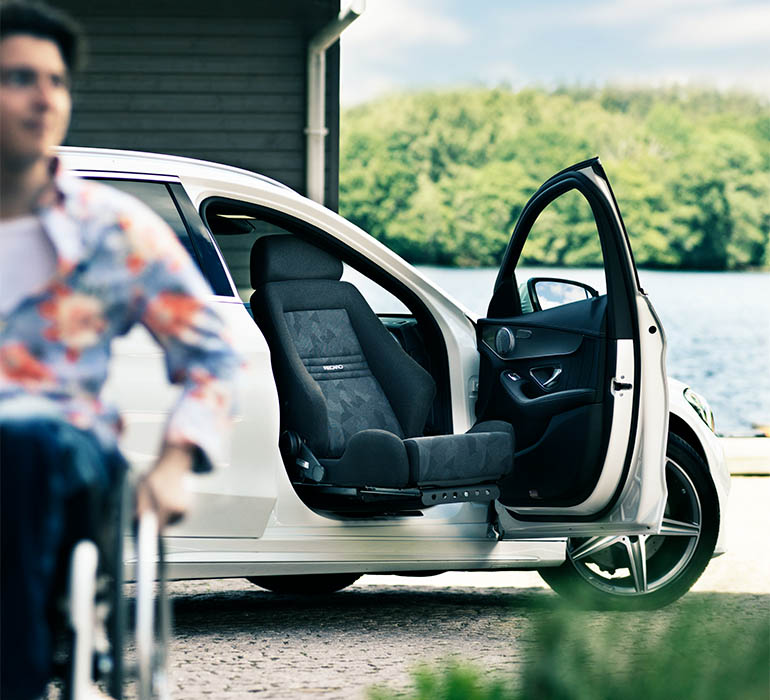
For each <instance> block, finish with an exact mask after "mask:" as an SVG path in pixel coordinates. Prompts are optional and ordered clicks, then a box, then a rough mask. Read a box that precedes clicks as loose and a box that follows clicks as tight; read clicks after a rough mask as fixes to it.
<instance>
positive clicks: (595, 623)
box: [369, 601, 770, 700]
mask: <svg viewBox="0 0 770 700" xmlns="http://www.w3.org/2000/svg"><path fill="white" fill-rule="evenodd" d="M766 612H767V611H766V609H765V608H764V607H763V614H760V615H758V616H754V617H750V618H744V619H740V618H730V620H729V622H727V621H726V617H727V616H726V613H725V611H724V610H722V609H721V608H720V607H718V606H716V605H715V604H714V603H713V602H705V601H698V602H696V603H693V602H690V603H687V604H684V605H681V604H680V605H677V606H676V608H673V609H669V610H665V611H659V612H656V613H650V612H646V613H643V614H634V613H605V614H603V615H601V616H598V615H597V614H596V613H595V612H577V611H574V610H566V609H557V610H554V611H551V612H547V613H545V614H543V615H542V616H539V617H538V618H536V621H535V622H534V623H533V624H534V626H535V636H534V639H533V641H532V643H531V644H530V645H529V646H528V648H527V649H526V657H527V660H526V664H525V665H524V668H523V672H522V675H521V678H519V679H515V678H513V676H510V677H504V676H502V675H501V674H500V673H489V672H488V671H487V670H485V669H482V668H480V667H473V666H470V665H467V664H466V665H462V664H460V663H458V662H457V661H450V662H448V663H447V664H446V666H445V668H443V669H431V668H428V667H422V668H420V669H419V670H417V671H416V672H415V673H414V674H413V689H410V690H409V691H407V692H405V693H394V692H393V691H390V690H388V689H384V688H374V689H372V690H370V692H369V697H370V699H371V700H396V699H397V698H398V699H400V700H671V698H677V699H678V700H725V698H730V699H731V700H767V697H768V692H770V677H768V668H770V634H768V618H767V614H766ZM641 615H643V617H644V619H643V620H642V619H641V617H640V616H641Z"/></svg>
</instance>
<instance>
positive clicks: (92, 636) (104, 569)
mask: <svg viewBox="0 0 770 700" xmlns="http://www.w3.org/2000/svg"><path fill="white" fill-rule="evenodd" d="M120 491H121V493H120V496H119V498H120V503H119V505H118V504H116V505H117V507H116V509H114V510H113V511H112V512H113V513H117V517H115V518H114V519H112V520H110V522H109V524H108V525H107V526H106V528H105V529H106V530H107V531H108V532H105V533H102V534H103V535H105V537H103V538H101V539H102V542H101V543H102V544H103V545H105V542H106V541H109V540H112V545H111V546H110V547H109V548H108V549H110V552H109V554H108V555H106V556H103V557H102V559H101V561H100V559H99V550H98V548H97V546H96V544H95V543H94V542H92V541H90V540H82V541H80V542H78V543H77V545H76V546H75V548H74V550H73V554H72V558H71V564H70V578H69V591H68V601H67V602H68V608H69V620H68V622H69V629H70V634H69V647H70V648H69V653H68V657H69V663H68V667H69V668H68V670H67V671H66V673H65V674H64V686H63V693H62V698H63V700H93V698H95V697H103V696H104V693H103V692H102V691H100V690H98V688H97V683H98V684H99V685H102V686H103V687H105V688H106V690H107V693H108V694H109V697H111V698H114V699H115V700H122V698H123V693H124V687H125V684H126V682H127V681H129V680H131V679H133V678H135V679H136V681H137V695H138V698H139V700H167V699H168V698H169V697H170V695H169V689H168V682H167V674H166V668H167V656H166V649H167V646H168V639H169V636H170V629H171V615H170V605H169V601H168V597H167V595H166V589H165V567H164V560H163V550H162V545H161V541H160V537H159V532H158V523H157V518H156V517H155V514H154V513H149V514H145V515H143V516H142V518H141V519H140V521H139V523H138V527H137V529H136V531H135V551H136V577H135V578H136V612H135V627H134V632H135V635H134V636H135V662H133V659H132V662H127V659H126V647H127V645H126V637H127V633H126V630H127V624H128V618H129V615H128V605H127V601H126V598H125V596H124V591H123V589H124V583H125V577H124V557H123V550H124V548H123V542H124V536H125V533H126V532H127V531H130V530H128V523H129V522H130V518H131V516H132V513H133V508H132V499H131V498H130V497H129V491H130V490H129V489H121V490H120ZM105 548H106V545H105ZM156 581H157V585H156Z"/></svg>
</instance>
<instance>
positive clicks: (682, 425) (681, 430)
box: [668, 412, 713, 480]
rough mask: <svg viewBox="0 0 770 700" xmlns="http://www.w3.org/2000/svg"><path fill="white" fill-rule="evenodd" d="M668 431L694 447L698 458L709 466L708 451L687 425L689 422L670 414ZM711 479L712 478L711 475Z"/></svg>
mask: <svg viewBox="0 0 770 700" xmlns="http://www.w3.org/2000/svg"><path fill="white" fill-rule="evenodd" d="M668 429H669V431H670V432H672V433H674V435H676V436H678V437H680V438H682V440H684V441H685V442H686V443H687V444H688V445H689V446H690V447H692V449H693V450H695V451H696V452H697V453H698V456H699V457H700V458H701V459H702V460H703V463H704V464H705V465H708V463H709V460H708V457H707V456H706V450H705V449H704V448H703V444H702V443H701V441H700V440H699V439H698V436H697V435H696V433H695V431H694V430H693V429H692V428H691V427H690V426H689V425H688V424H687V421H685V420H684V419H683V418H681V417H680V416H678V415H677V414H676V413H673V412H672V413H669V416H668ZM708 471H709V470H708V469H706V472H708ZM709 477H711V474H710V473H709ZM712 480H713V479H712Z"/></svg>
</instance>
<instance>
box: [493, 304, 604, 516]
mask: <svg viewBox="0 0 770 700" xmlns="http://www.w3.org/2000/svg"><path fill="white" fill-rule="evenodd" d="M606 306H607V299H606V297H598V298H594V299H588V300H586V301H581V302H575V303H573V304H569V305H567V306H566V307H558V308H554V309H549V310H546V311H540V312H536V313H531V314H526V315H523V316H519V317H517V318H512V319H506V320H505V321H502V322H501V321H497V320H490V319H485V320H482V321H480V322H479V327H478V329H479V330H478V334H479V338H480V342H479V347H480V350H481V377H482V379H481V381H480V385H481V388H482V391H481V393H480V397H479V406H480V407H481V411H482V413H483V414H484V415H485V416H487V417H490V418H491V417H497V418H500V417H505V418H506V419H507V420H509V421H510V422H511V423H512V424H513V426H514V429H515V432H516V455H515V460H514V473H513V474H512V476H511V477H509V478H508V479H507V481H506V482H504V483H503V484H502V497H501V501H502V502H503V503H505V504H507V505H516V506H537V505H545V504H549V505H560V506H570V505H575V504H577V503H580V502H581V501H582V500H583V499H584V498H585V497H586V495H587V493H588V492H590V489H591V488H592V487H593V486H594V485H595V484H596V482H597V480H598V474H597V465H599V464H600V460H599V454H600V449H601V447H602V437H603V435H602V416H603V406H602V398H603V397H602V390H601V388H602V386H603V385H604V378H605V375H606V352H605V346H606V334H605V332H604V325H605V321H604V319H605V316H606ZM567 307H570V308H567ZM570 320H572V321H573V323H572V326H573V327H572V328H569V321H570ZM586 436H590V439H588V440H587V439H586ZM565 454H569V455H572V458H570V459H565Z"/></svg>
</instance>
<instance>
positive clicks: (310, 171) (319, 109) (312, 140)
mask: <svg viewBox="0 0 770 700" xmlns="http://www.w3.org/2000/svg"><path fill="white" fill-rule="evenodd" d="M365 9H366V0H353V2H352V3H351V5H350V7H349V8H348V9H347V11H345V13H344V14H343V13H342V12H340V14H339V16H338V17H337V18H336V19H334V20H332V21H331V22H329V24H327V25H326V26H325V27H324V28H323V29H321V30H320V31H319V32H318V33H317V34H316V35H315V36H314V37H313V38H312V39H311V40H310V43H309V44H308V53H307V128H306V129H305V133H306V134H307V155H306V163H305V190H306V191H305V194H306V195H307V196H308V197H310V199H312V200H315V201H316V202H319V203H320V204H323V203H324V189H325V186H326V182H325V170H326V162H325V160H326V150H325V148H326V134H327V133H329V130H328V129H327V128H326V50H327V49H328V48H329V47H330V46H331V45H332V44H333V43H334V42H335V41H337V39H339V38H340V35H341V34H342V32H343V31H345V29H346V28H347V27H348V25H350V24H351V23H352V22H353V21H354V20H356V19H358V17H359V16H360V15H361V14H363V12H364V10H365Z"/></svg>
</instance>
